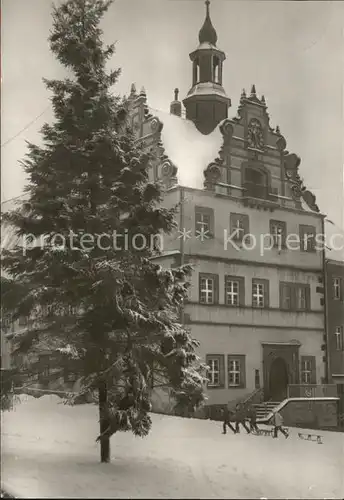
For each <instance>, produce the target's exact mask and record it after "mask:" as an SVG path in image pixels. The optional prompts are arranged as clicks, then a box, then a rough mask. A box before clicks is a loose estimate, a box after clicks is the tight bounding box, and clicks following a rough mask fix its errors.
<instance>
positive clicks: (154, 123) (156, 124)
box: [150, 117, 163, 134]
mask: <svg viewBox="0 0 344 500" xmlns="http://www.w3.org/2000/svg"><path fill="white" fill-rule="evenodd" d="M162 127H163V123H162V122H161V121H160V120H159V118H157V117H154V118H153V119H152V120H151V122H150V128H151V131H152V133H153V134H156V133H158V132H161V130H162Z"/></svg>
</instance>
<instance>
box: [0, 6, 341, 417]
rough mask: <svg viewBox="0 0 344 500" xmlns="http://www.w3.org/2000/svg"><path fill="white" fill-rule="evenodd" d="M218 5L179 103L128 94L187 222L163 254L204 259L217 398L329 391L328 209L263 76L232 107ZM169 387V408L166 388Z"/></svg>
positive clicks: (6, 359)
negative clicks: (273, 110) (309, 183)
mask: <svg viewBox="0 0 344 500" xmlns="http://www.w3.org/2000/svg"><path fill="white" fill-rule="evenodd" d="M209 3H210V2H209V1H206V17H205V21H204V24H203V26H202V28H201V30H200V32H199V44H198V46H197V47H196V49H195V50H193V51H192V52H191V54H190V60H191V64H190V82H191V88H190V90H189V91H188V93H187V95H186V96H185V98H184V100H183V101H182V102H181V101H180V100H179V90H178V89H175V91H174V99H173V101H172V102H171V105H170V113H164V112H161V111H156V110H152V109H151V108H150V107H149V104H148V100H147V96H146V93H145V90H144V89H142V90H141V92H137V91H136V88H135V85H134V84H133V85H132V88H131V92H130V96H129V106H130V119H131V124H132V127H133V130H134V132H135V134H136V137H137V140H138V141H140V142H142V144H143V146H144V147H145V148H146V149H147V150H150V151H153V152H154V153H155V154H154V158H155V160H154V161H152V164H151V170H150V177H151V179H152V180H159V181H161V182H162V183H163V185H164V201H163V203H164V205H165V206H169V207H172V206H176V205H178V206H179V209H178V229H177V230H176V231H175V232H174V233H173V234H171V235H169V236H165V237H164V238H163V241H162V253H161V255H160V256H159V257H158V258H157V260H158V261H159V262H160V263H161V265H162V266H164V267H169V266H170V267H173V266H179V265H182V264H186V263H190V264H192V266H193V268H194V272H193V274H192V277H191V283H190V285H191V286H190V293H189V297H188V300H187V302H186V303H185V305H184V310H183V315H182V319H183V321H184V322H185V324H186V325H187V326H188V327H189V328H190V329H191V331H192V335H193V337H194V338H196V339H197V340H198V341H199V342H200V347H199V354H200V357H201V359H202V360H203V361H205V362H206V363H207V365H208V367H209V371H208V384H207V405H208V406H210V407H213V406H215V407H216V406H217V405H219V406H222V405H224V404H226V403H227V402H228V401H232V402H237V401H239V400H241V401H243V400H244V401H245V400H247V399H249V398H252V401H253V397H255V395H257V396H258V399H257V401H261V400H265V401H270V402H273V403H278V402H279V401H282V400H285V399H286V398H295V397H296V398H302V396H306V397H310V396H326V395H329V394H328V393H326V390H327V389H326V387H327V388H328V387H329V386H325V385H322V384H328V383H332V384H335V383H337V385H338V383H340V384H341V382H340V380H339V379H338V377H337V379H336V375H338V374H340V373H343V370H342V367H343V365H341V368H340V367H339V368H338V369H337V368H334V366H335V365H334V363H339V361H338V360H339V359H341V363H343V352H342V351H341V352H340V353H338V352H337V351H338V349H335V347H334V339H335V338H337V337H335V334H333V335H332V336H331V335H330V333H329V332H330V331H332V330H333V328H337V327H340V326H341V325H343V321H342V318H341V319H340V318H339V317H338V321H339V319H340V321H339V323H338V325H337V324H336V325H334V324H332V325H331V324H330V318H331V317H332V313H331V312H327V309H329V307H330V306H329V305H328V300H327V299H326V300H325V297H324V292H326V294H327V295H328V293H329V292H328V290H329V287H330V286H332V285H329V283H330V281H331V283H332V277H331V278H328V279H327V278H326V276H327V274H326V276H325V280H324V270H326V273H330V272H332V271H330V268H329V267H328V266H325V247H324V245H323V244H322V242H323V235H324V225H325V222H324V219H325V216H324V215H323V214H321V213H320V211H319V208H318V206H317V205H316V202H315V197H314V195H313V194H312V193H311V192H310V191H309V190H307V188H306V187H305V186H304V184H303V182H302V180H301V177H300V172H299V167H300V162H301V161H300V158H299V157H298V156H297V155H296V154H295V153H291V152H289V151H288V150H287V143H286V139H285V137H284V136H283V135H282V133H281V131H280V129H279V127H278V126H277V127H273V126H272V124H271V122H270V117H269V113H268V108H267V103H266V101H265V98H264V96H260V97H259V96H258V94H257V91H256V88H255V86H254V85H253V86H252V88H251V91H250V92H249V93H246V92H245V91H243V92H242V94H241V97H240V104H239V108H238V110H237V115H236V116H234V117H233V118H230V117H229V108H230V106H231V100H230V98H229V97H228V96H227V94H226V91H225V89H224V87H223V72H224V70H225V60H226V55H225V52H224V51H222V50H221V49H220V48H219V47H218V44H217V42H218V40H217V33H216V30H215V28H214V27H213V24H212V22H211V19H210V12H209ZM183 108H184V109H183ZM184 114H185V117H184ZM23 200H24V198H23ZM10 208H13V207H12V206H11V207H3V206H2V210H4V211H6V210H7V209H10ZM6 230H7V231H9V232H11V230H10V228H7V229H6ZM3 236H5V237H6V238H7V236H8V234H7V233H5V234H4V233H3V234H2V238H3ZM7 239H8V238H7ZM10 239H11V238H10ZM5 244H8V242H7V243H5ZM340 269H341V270H342V268H340ZM336 273H337V274H338V272H337V271H335V272H334V274H336ZM337 274H336V276H334V275H333V276H334V277H337ZM331 276H332V275H331ZM324 281H325V282H324ZM331 290H332V288H331ZM331 293H332V291H331ZM333 307H334V306H333ZM342 311H343V309H342ZM326 312H327V314H326ZM338 314H339V313H338ZM338 321H337V322H338ZM19 323H21V324H19ZM28 325H29V324H28V321H27V320H26V319H22V320H21V321H19V322H17V324H16V325H6V327H5V328H4V325H3V324H2V330H1V340H2V343H3V344H4V347H3V349H2V368H4V367H5V368H6V369H8V368H9V367H11V359H10V358H11V348H10V339H11V337H12V335H13V334H14V333H15V331H17V330H18V329H21V328H27V327H28ZM326 326H327V328H326ZM341 338H342V337H341ZM336 342H337V340H336ZM336 346H337V344H336ZM334 351H336V352H335V353H334ZM326 353H327V357H326ZM331 353H333V354H331ZM50 354H51V353H49V352H48V351H47V352H44V353H37V356H38V358H39V361H40V363H38V371H39V373H37V377H35V380H33V381H32V382H33V385H35V386H39V387H42V388H46V387H47V385H46V380H49V376H48V372H49V356H50ZM330 356H332V357H331V360H332V359H333V360H334V359H335V360H336V361H331V360H330V361H329V359H330ZM35 361H37V360H35ZM336 366H337V365H336ZM338 366H339V365H338ZM334 369H335V371H336V370H339V371H338V373H335V372H334V371H333V370H334ZM331 370H332V371H331ZM340 370H341V371H340ZM77 383H78V382H77V376H76V374H75V373H72V372H71V370H70V369H69V368H68V367H67V366H66V369H65V373H64V375H63V377H62V379H60V380H58V381H57V382H56V384H57V385H56V387H55V386H54V388H55V389H56V388H58V389H63V388H64V387H66V386H67V387H68V388H69V390H72V389H73V387H74V388H75V389H76V384H77ZM159 396H160V402H161V405H162V406H166V404H168V401H167V402H166V394H161V395H159ZM331 396H334V394H333V393H331ZM167 399H168V398H167ZM325 410H326V412H327V410H328V408H325ZM324 419H325V417H324Z"/></svg>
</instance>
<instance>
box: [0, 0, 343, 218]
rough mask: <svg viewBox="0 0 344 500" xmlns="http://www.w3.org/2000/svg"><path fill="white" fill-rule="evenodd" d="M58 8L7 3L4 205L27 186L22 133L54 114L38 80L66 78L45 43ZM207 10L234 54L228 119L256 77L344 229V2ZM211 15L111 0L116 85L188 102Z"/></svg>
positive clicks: (36, 2)
mask: <svg viewBox="0 0 344 500" xmlns="http://www.w3.org/2000/svg"><path fill="white" fill-rule="evenodd" d="M58 1H60V0H58ZM51 5H52V4H51V2H50V1H49V0H2V15H1V17H2V27H1V44H2V92H1V113H2V117H1V118H2V130H1V145H2V147H1V164H2V169H1V181H2V183H1V199H2V201H4V200H7V199H10V198H12V197H15V196H18V195H20V194H21V193H22V190H23V187H24V185H25V177H24V174H23V171H22V168H21V166H20V163H19V161H20V160H21V159H22V158H23V157H24V155H25V153H26V144H25V140H29V141H33V142H39V141H40V135H39V130H40V128H41V126H42V125H43V123H44V122H46V121H51V119H52V112H51V107H50V102H49V95H50V94H49V93H48V91H47V90H46V89H45V86H44V83H43V81H42V78H43V77H45V78H48V79H49V78H62V77H63V76H64V74H65V72H64V68H62V67H61V66H60V64H59V63H58V62H57V61H56V60H55V59H54V57H53V55H52V54H51V53H50V50H49V45H48V42H47V38H48V36H49V30H50V27H51ZM210 11H211V18H212V22H213V24H214V26H215V28H216V30H217V34H218V43H217V45H218V47H219V48H221V49H222V50H223V51H224V52H225V53H226V56H227V59H226V61H225V63H224V79H223V86H224V88H225V89H226V92H227V95H228V96H229V97H230V98H231V99H232V107H231V109H230V110H229V117H230V118H231V117H234V116H235V115H236V111H237V107H238V103H239V98H240V94H241V91H242V89H243V88H245V89H246V90H247V91H250V89H251V85H252V84H253V83H254V84H255V85H256V89H257V94H258V95H259V96H260V95H261V94H264V96H265V98H266V101H267V106H268V112H269V115H270V124H271V125H272V126H273V127H275V126H276V125H279V126H280V129H281V133H282V134H283V135H284V136H285V138H286V140H287V149H288V150H289V151H290V152H294V153H296V154H298V155H299V156H300V157H301V165H300V174H301V176H302V177H303V178H304V180H305V183H306V186H307V187H308V188H310V189H311V190H312V191H313V192H314V194H315V195H316V197H317V203H318V205H319V206H320V209H321V211H322V212H323V213H325V214H327V216H328V217H329V218H330V219H331V220H333V221H334V222H335V223H336V224H338V225H340V226H341V227H343V226H344V205H343V203H344V192H343V177H344V172H343V169H344V2H340V1H337V2H331V1H326V2H325V1H324V2H322V1H317V2H311V1H308V2H307V1H306V2H301V1H299V2H295V1H289V2H284V1H277V0H276V1H273V0H271V1H260V0H250V1H244V0H240V1H234V0H212V2H211V5H210ZM204 16H205V6H204V1H203V0H115V1H114V3H113V4H112V6H111V7H110V9H109V11H108V12H107V14H106V16H105V18H104V19H103V22H102V28H103V30H104V41H105V42H106V43H111V42H116V54H115V56H114V57H113V59H112V60H111V62H110V64H111V66H112V67H114V68H117V67H121V68H122V75H121V77H120V80H119V82H118V84H117V85H116V87H115V91H116V92H118V93H120V94H128V93H129V90H130V86H131V83H132V82H135V83H136V86H137V88H138V90H139V89H140V88H141V87H142V86H144V87H145V89H146V92H147V96H148V104H149V106H150V107H152V108H155V109H158V110H163V111H168V110H169V105H170V102H171V100H173V95H174V93H173V90H174V88H175V87H178V88H179V89H180V98H184V97H185V96H186V94H187V92H188V90H189V88H190V86H191V78H192V68H191V62H190V59H189V53H190V52H192V51H193V50H194V49H195V48H196V47H197V45H198V32H199V29H200V28H201V26H202V24H203V21H204ZM37 117H38V118H37ZM29 124H31V125H29ZM28 125H29V126H28ZM25 127H27V128H26V130H25V131H23V132H22V133H19V132H20V131H21V130H22V129H23V128H25ZM17 134H18V135H17ZM15 136H16V137H15Z"/></svg>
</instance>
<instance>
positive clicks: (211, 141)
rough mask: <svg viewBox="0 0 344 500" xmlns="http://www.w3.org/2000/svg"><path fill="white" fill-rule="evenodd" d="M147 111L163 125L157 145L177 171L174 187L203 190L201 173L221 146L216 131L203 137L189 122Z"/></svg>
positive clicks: (158, 112) (218, 131) (153, 110)
mask: <svg viewBox="0 0 344 500" xmlns="http://www.w3.org/2000/svg"><path fill="white" fill-rule="evenodd" d="M149 110H150V112H151V113H152V114H153V115H154V116H155V117H157V118H158V119H159V120H160V121H161V123H162V124H163V127H162V130H161V141H162V144H163V147H164V150H165V153H166V156H167V157H168V158H169V159H170V160H171V162H172V163H173V164H174V165H175V166H176V167H177V169H178V170H177V181H178V184H179V185H181V186H185V187H190V188H195V189H203V187H204V170H205V168H206V167H207V166H208V165H209V164H210V163H211V162H213V161H214V159H215V158H216V157H217V156H218V154H219V151H220V149H221V147H222V144H223V136H222V134H221V131H220V127H216V128H215V130H214V131H213V132H212V133H211V134H209V135H203V134H201V133H200V132H199V131H198V130H197V128H196V126H195V125H194V123H193V122H192V121H190V120H185V119H183V118H180V117H178V116H175V115H171V114H169V113H166V112H163V111H157V110H155V109H152V108H149Z"/></svg>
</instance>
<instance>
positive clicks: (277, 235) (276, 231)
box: [270, 220, 287, 249]
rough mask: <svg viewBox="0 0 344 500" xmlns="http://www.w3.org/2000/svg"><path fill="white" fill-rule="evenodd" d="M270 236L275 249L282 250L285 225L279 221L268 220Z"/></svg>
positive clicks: (285, 233) (285, 231)
mask: <svg viewBox="0 0 344 500" xmlns="http://www.w3.org/2000/svg"><path fill="white" fill-rule="evenodd" d="M270 235H271V238H272V243H273V246H274V247H275V248H278V249H281V248H284V247H285V244H286V237H287V223H286V222H284V221H280V220H270Z"/></svg>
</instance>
